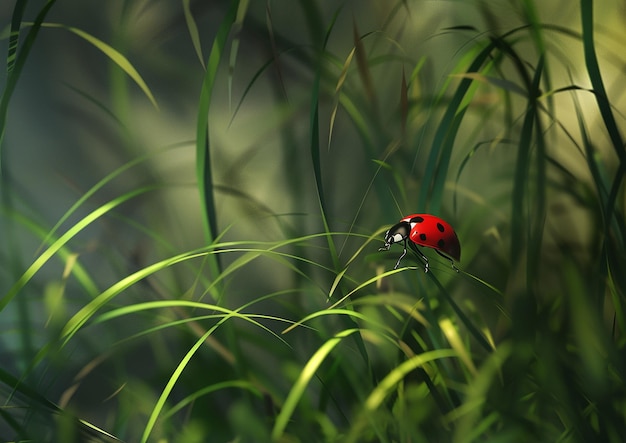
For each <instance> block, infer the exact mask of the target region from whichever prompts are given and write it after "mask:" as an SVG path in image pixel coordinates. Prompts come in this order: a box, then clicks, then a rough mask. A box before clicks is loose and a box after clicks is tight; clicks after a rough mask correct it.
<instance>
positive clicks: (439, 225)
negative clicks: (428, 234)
mask: <svg viewBox="0 0 626 443" xmlns="http://www.w3.org/2000/svg"><path fill="white" fill-rule="evenodd" d="M437 229H439V232H443V231H445V230H446V228H444V227H443V225H442V224H441V223H437Z"/></svg>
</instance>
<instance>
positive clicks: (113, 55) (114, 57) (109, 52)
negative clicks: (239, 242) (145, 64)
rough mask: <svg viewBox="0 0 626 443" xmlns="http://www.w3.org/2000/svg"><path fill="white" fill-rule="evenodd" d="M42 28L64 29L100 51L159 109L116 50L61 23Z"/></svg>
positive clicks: (126, 60) (47, 24)
mask: <svg viewBox="0 0 626 443" xmlns="http://www.w3.org/2000/svg"><path fill="white" fill-rule="evenodd" d="M42 26H43V27H46V28H60V29H65V30H66V31H69V32H71V33H73V34H76V35H77V36H79V37H80V38H82V39H83V40H85V41H86V42H88V43H90V44H91V45H93V46H94V47H95V48H97V49H99V50H100V51H102V52H103V53H104V55H106V56H107V57H108V58H109V59H110V60H111V61H112V62H113V63H115V64H116V65H117V66H118V67H119V68H120V69H121V70H122V71H124V72H125V73H126V75H128V76H129V77H130V78H131V79H132V80H133V81H134V82H135V83H136V84H137V86H139V88H141V90H142V91H143V93H144V94H145V95H146V97H148V99H149V100H150V102H151V103H152V105H153V106H154V107H155V108H156V109H159V105H158V104H157V102H156V100H155V98H154V95H152V91H151V90H150V88H149V87H148V85H147V84H146V82H145V81H144V80H143V78H142V77H141V75H140V74H139V72H137V69H135V67H134V66H133V65H132V63H131V62H130V61H129V60H128V59H127V58H126V57H125V56H124V55H123V54H121V53H120V52H119V51H118V50H116V49H115V48H113V47H111V46H110V45H108V44H107V43H105V42H103V41H102V40H100V39H98V38H96V37H94V36H93V35H91V34H88V33H87V32H85V31H83V30H81V29H78V28H75V27H73V26H67V25H63V24H61V23H44V24H42Z"/></svg>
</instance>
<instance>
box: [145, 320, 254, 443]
mask: <svg viewBox="0 0 626 443" xmlns="http://www.w3.org/2000/svg"><path fill="white" fill-rule="evenodd" d="M234 317H239V318H243V319H247V317H246V316H245V315H243V314H240V313H238V311H230V312H229V313H228V314H227V315H226V316H225V317H224V318H222V319H221V320H220V321H219V322H217V323H216V324H215V325H214V326H212V327H211V328H210V329H209V330H208V331H206V333H204V334H203V335H202V337H200V338H199V339H198V340H196V342H195V343H194V345H193V346H192V347H191V348H190V349H189V351H187V353H186V354H185V356H184V357H183V358H182V360H181V361H180V363H179V364H178V366H176V369H175V370H174V372H173V373H172V375H171V376H170V378H169V380H168V382H167V384H166V385H165V388H164V389H163V392H161V395H160V396H159V399H158V400H157V402H156V404H155V405H154V408H153V409H152V413H151V414H150V417H149V418H148V423H146V427H145V428H144V431H143V434H142V436H141V440H140V442H141V443H146V442H147V441H148V439H149V438H150V434H151V433H152V430H153V429H154V426H155V425H156V421H157V419H158V418H159V416H160V415H161V412H162V411H163V408H164V407H165V402H166V401H167V399H168V397H169V395H170V393H171V392H172V390H173V389H174V386H175V385H176V383H177V382H178V379H179V378H180V376H181V374H182V373H183V371H184V370H185V368H186V367H187V365H188V363H189V362H190V361H191V358H192V357H193V356H194V355H195V353H196V352H197V351H198V349H200V347H201V346H202V345H203V344H204V343H205V341H206V340H207V339H208V338H209V337H210V336H211V335H212V334H213V333H214V332H215V331H216V330H217V328H219V327H220V326H221V325H223V324H224V323H226V322H227V321H228V320H230V319H232V318H234ZM248 320H249V319H248ZM253 323H256V322H253ZM257 325H258V323H257Z"/></svg>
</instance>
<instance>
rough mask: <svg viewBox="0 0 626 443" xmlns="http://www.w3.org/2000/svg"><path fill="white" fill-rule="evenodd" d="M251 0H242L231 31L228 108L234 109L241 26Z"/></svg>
mask: <svg viewBox="0 0 626 443" xmlns="http://www.w3.org/2000/svg"><path fill="white" fill-rule="evenodd" d="M249 3H250V1H249V0H240V2H239V7H238V8H237V15H236V16H235V21H234V22H233V24H232V25H231V31H230V32H231V33H232V35H233V39H232V43H231V45H230V57H229V59H228V110H229V111H230V110H231V109H232V97H233V76H234V75H235V64H236V62H237V54H238V53H239V43H240V42H241V28H243V20H244V18H245V17H246V11H247V10H248V5H249Z"/></svg>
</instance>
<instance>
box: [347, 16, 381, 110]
mask: <svg viewBox="0 0 626 443" xmlns="http://www.w3.org/2000/svg"><path fill="white" fill-rule="evenodd" d="M366 35H368V34H366ZM352 38H353V40H354V48H355V50H356V51H355V55H356V65H357V67H358V70H359V77H360V78H361V83H363V88H364V89H365V96H366V98H367V101H368V102H369V104H370V106H372V109H373V110H374V113H375V115H376V114H377V109H378V100H377V97H376V89H375V88H374V82H373V81H372V74H371V72H370V68H369V65H368V63H367V55H366V53H365V47H364V46H363V37H361V36H360V35H359V28H358V27H357V24H356V20H355V19H354V16H353V17H352Z"/></svg>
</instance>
